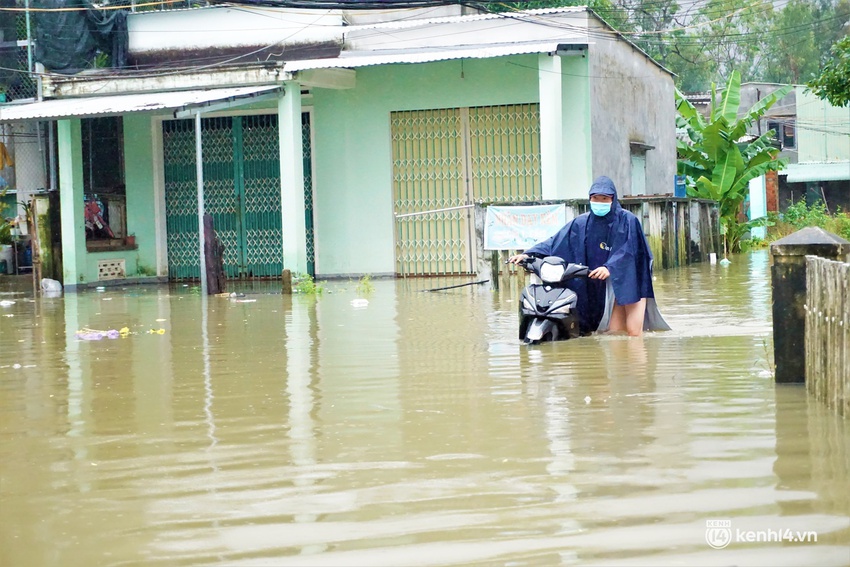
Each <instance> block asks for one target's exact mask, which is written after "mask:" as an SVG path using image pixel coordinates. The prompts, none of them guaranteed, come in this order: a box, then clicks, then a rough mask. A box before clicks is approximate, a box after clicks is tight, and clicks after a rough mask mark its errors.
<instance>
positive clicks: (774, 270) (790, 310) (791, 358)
mask: <svg viewBox="0 0 850 567" xmlns="http://www.w3.org/2000/svg"><path fill="white" fill-rule="evenodd" d="M770 254H771V257H772V259H773V266H772V267H771V287H772V290H773V359H774V364H775V366H776V382H777V383H793V382H800V383H802V382H805V379H806V348H805V345H806V310H805V305H806V256H807V255H812V256H820V257H821V258H827V259H829V260H837V261H841V262H846V261H848V259H850V245H848V243H847V241H846V240H844V239H843V238H840V237H838V236H835V235H834V234H831V233H829V232H826V231H825V230H823V229H822V228H818V227H808V228H804V229H802V230H798V231H797V232H795V233H794V234H791V235H789V236H786V237H785V238H782V239H780V240H777V241H776V242H774V243H773V244H771V245H770Z"/></svg>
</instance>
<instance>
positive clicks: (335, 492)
mask: <svg viewBox="0 0 850 567" xmlns="http://www.w3.org/2000/svg"><path fill="white" fill-rule="evenodd" d="M656 277H657V281H656V288H657V289H656V291H657V295H658V300H659V304H660V306H661V309H662V312H663V313H664V315H665V316H666V317H667V319H668V321H669V322H670V324H671V325H672V326H673V328H674V330H673V331H672V332H668V333H658V334H648V335H646V336H645V337H644V338H642V339H628V338H625V337H614V336H603V337H599V336H597V337H589V338H582V339H578V340H574V341H567V342H561V343H556V344H550V345H543V346H536V347H527V346H523V345H521V344H520V343H519V341H518V340H517V337H516V335H517V314H516V307H517V296H518V293H519V286H518V285H517V283H513V284H512V285H510V286H507V287H506V288H503V289H502V290H501V291H499V292H493V291H489V290H487V289H484V288H483V286H480V287H468V288H460V289H456V290H449V291H445V292H434V293H423V292H422V291H421V290H423V289H428V288H432V287H438V286H440V285H450V284H452V283H457V281H456V280H454V281H453V280H442V279H432V280H408V281H405V280H386V281H380V280H379V281H374V282H373V284H374V291H373V292H371V293H369V294H367V295H366V296H365V299H367V301H368V305H366V306H360V305H358V304H357V303H358V302H356V301H355V300H357V299H359V298H360V296H358V294H357V292H356V290H355V287H356V283H357V282H333V283H326V284H325V286H326V288H327V289H326V292H325V293H324V294H323V295H322V296H321V297H318V298H311V297H303V296H294V297H290V296H283V295H280V294H279V293H276V292H277V291H278V289H277V286H276V284H263V285H256V286H250V287H244V288H240V290H241V291H243V292H244V293H245V294H246V295H245V297H244V298H238V300H231V299H226V298H215V297H214V298H209V299H205V298H201V297H200V296H199V295H198V293H197V291H196V290H194V289H193V288H191V287H184V286H182V285H174V286H170V287H147V286H131V287H126V288H114V289H113V288H107V289H106V290H105V291H103V292H97V291H90V292H83V293H78V294H69V295H66V296H64V297H59V298H42V297H39V298H37V299H33V298H32V294H31V292H29V290H28V289H27V286H26V285H25V284H26V282H21V281H19V280H10V279H0V301H4V302H10V301H14V303H6V304H5V305H4V306H2V307H0V565H4V566H5V565H9V566H30V565H32V566H75V565H81V566H95V565H97V566H127V565H145V566H147V565H154V566H156V565H163V566H166V565H168V566H172V565H177V566H182V565H305V566H306V565H380V566H383V565H388V566H389V565H422V566H425V565H510V566H522V565H772V566H774V565H775V566H778V565H817V566H829V565H850V420H847V421H842V420H841V419H840V418H839V417H838V416H836V415H835V414H833V413H832V412H830V411H829V410H828V409H826V408H825V407H823V406H822V405H821V404H820V403H818V402H817V401H814V400H811V399H809V398H808V397H807V395H806V392H805V390H804V389H803V388H801V387H797V386H782V387H776V386H775V385H774V384H773V381H772V375H771V364H772V349H773V346H772V342H771V333H772V329H771V322H770V287H769V267H768V257H767V255H766V253H763V252H762V253H754V254H751V255H749V256H738V257H735V258H734V261H733V263H732V265H731V266H728V267H721V266H718V265H714V266H712V265H708V264H706V265H698V266H692V267H687V268H682V269H676V270H668V271H663V272H659V273H658V274H656ZM353 301H355V303H354V304H352V302H353ZM360 303H362V302H360ZM122 327H127V328H128V329H129V330H130V331H131V332H132V334H130V335H128V336H127V337H125V338H119V339H114V340H110V339H103V340H99V341H85V340H79V339H78V338H77V337H76V332H77V331H79V330H82V329H85V328H89V329H98V330H107V329H121V328H122ZM160 329H162V331H163V332H162V334H160V333H159V332H157V331H159V330H160ZM151 331H154V332H151Z"/></svg>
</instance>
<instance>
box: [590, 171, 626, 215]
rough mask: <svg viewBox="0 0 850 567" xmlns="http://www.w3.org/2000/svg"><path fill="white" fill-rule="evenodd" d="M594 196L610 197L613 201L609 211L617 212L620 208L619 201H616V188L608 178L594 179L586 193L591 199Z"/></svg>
mask: <svg viewBox="0 0 850 567" xmlns="http://www.w3.org/2000/svg"><path fill="white" fill-rule="evenodd" d="M594 195H610V196H611V197H612V198H613V201H612V202H611V210H612V211H617V210H619V209H620V208H621V207H620V201H619V199H617V187H616V186H615V185H614V182H613V181H611V179H610V178H608V177H605V176H604V175H602V176H600V177H597V178H596V179H594V180H593V184H592V185H591V186H590V190H589V191H588V192H587V196H588V197H593V196H594Z"/></svg>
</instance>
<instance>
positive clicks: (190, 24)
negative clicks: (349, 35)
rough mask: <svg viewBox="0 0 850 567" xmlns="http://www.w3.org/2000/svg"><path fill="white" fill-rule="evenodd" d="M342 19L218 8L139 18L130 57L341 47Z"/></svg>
mask: <svg viewBox="0 0 850 567" xmlns="http://www.w3.org/2000/svg"><path fill="white" fill-rule="evenodd" d="M342 25H343V21H342V14H341V13H340V12H339V11H332V10H326V11H324V10H309V11H308V10H292V9H287V10H275V9H269V8H253V7H247V6H242V7H231V6H217V7H211V8H205V9H195V10H173V11H169V10H166V11H162V12H137V13H135V14H131V15H130V16H129V17H128V18H127V28H128V30H129V33H130V42H129V46H128V47H129V50H130V53H134V54H139V53H148V52H156V51H169V50H191V49H213V48H220V47H245V46H253V45H259V46H269V45H274V44H278V43H280V44H283V43H286V44H306V43H319V42H326V41H341V38H342Z"/></svg>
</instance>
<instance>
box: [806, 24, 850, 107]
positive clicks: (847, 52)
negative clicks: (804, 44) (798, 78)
mask: <svg viewBox="0 0 850 567" xmlns="http://www.w3.org/2000/svg"><path fill="white" fill-rule="evenodd" d="M832 54H833V57H832V58H831V59H830V60H829V61H827V63H826V65H824V67H823V71H821V73H820V76H818V77H816V78H815V79H812V80H811V81H809V82H808V83H807V84H806V86H808V87H809V89H811V91H812V92H813V93H814V94H815V96H817V97H818V98H821V99H825V100H827V101H829V103H830V104H832V105H833V106H838V107H841V106H850V35H848V36H847V37H845V38H844V39H842V40H840V41H838V42H837V43H836V44H835V45H834V46H833V47H832Z"/></svg>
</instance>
